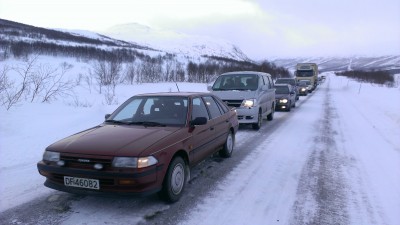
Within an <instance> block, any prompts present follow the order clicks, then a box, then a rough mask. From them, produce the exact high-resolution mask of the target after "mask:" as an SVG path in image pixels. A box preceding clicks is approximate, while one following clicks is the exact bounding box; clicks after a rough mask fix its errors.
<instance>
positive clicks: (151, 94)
mask: <svg viewBox="0 0 400 225" xmlns="http://www.w3.org/2000/svg"><path fill="white" fill-rule="evenodd" d="M210 95H212V96H214V95H213V94H212V93H209V92H155V93H143V94H138V95H135V96H180V97H190V96H210Z"/></svg>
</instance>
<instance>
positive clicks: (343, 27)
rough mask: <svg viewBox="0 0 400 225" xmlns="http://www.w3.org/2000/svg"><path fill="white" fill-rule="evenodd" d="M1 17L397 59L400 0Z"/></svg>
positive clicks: (182, 0)
mask: <svg viewBox="0 0 400 225" xmlns="http://www.w3.org/2000/svg"><path fill="white" fill-rule="evenodd" d="M0 18H2V19H7V20H12V21H16V22H20V23H25V24H29V25H33V26H38V27H46V28H65V29H83V30H90V31H101V30H105V29H107V28H109V27H112V26H114V25H118V24H127V23H139V24H143V25H147V26H149V27H153V28H157V29H168V30H173V31H177V32H182V33H187V34H196V35H206V36H211V37H218V38H223V39H226V40H228V41H229V42H231V43H233V44H235V45H237V46H238V47H239V48H240V49H242V51H243V52H244V53H246V54H247V55H248V56H249V57H251V58H253V59H263V58H270V57H291V56H348V55H386V54H396V55H399V54H400V0H334V1H333V0H301V1H299V0H104V1H102V0H62V1H61V0H59V1H58V0H0Z"/></svg>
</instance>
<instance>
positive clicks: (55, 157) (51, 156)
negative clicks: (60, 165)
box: [43, 151, 60, 162]
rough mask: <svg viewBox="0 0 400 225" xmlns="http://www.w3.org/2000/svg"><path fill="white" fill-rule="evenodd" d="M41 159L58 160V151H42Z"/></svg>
mask: <svg viewBox="0 0 400 225" xmlns="http://www.w3.org/2000/svg"><path fill="white" fill-rule="evenodd" d="M43 161H50V162H58V161H60V153H59V152H51V151H44V153H43Z"/></svg>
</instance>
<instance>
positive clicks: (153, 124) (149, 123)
mask: <svg viewBox="0 0 400 225" xmlns="http://www.w3.org/2000/svg"><path fill="white" fill-rule="evenodd" d="M128 124H138V125H143V126H145V127H165V126H166V125H165V124H162V123H159V122H154V121H141V122H131V123H128Z"/></svg>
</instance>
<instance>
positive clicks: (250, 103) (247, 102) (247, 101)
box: [241, 99, 256, 107]
mask: <svg viewBox="0 0 400 225" xmlns="http://www.w3.org/2000/svg"><path fill="white" fill-rule="evenodd" d="M241 106H242V107H253V106H256V100H255V99H245V100H243V102H242V105H241Z"/></svg>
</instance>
